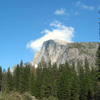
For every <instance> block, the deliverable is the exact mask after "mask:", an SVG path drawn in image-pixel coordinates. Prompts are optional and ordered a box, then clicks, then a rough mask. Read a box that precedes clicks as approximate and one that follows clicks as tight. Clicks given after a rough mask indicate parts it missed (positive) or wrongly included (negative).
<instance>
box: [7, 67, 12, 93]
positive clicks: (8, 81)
mask: <svg viewBox="0 0 100 100" xmlns="http://www.w3.org/2000/svg"><path fill="white" fill-rule="evenodd" d="M6 81H7V91H8V92H10V91H12V90H13V77H12V73H11V72H10V68H8V71H7V74H6Z"/></svg>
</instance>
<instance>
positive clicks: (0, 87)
mask: <svg viewBox="0 0 100 100" xmlns="http://www.w3.org/2000/svg"><path fill="white" fill-rule="evenodd" d="M1 89H2V67H1V66H0V91H1Z"/></svg>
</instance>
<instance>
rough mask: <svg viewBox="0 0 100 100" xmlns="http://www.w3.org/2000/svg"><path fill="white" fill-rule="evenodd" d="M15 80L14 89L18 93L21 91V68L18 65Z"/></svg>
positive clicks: (14, 74)
mask: <svg viewBox="0 0 100 100" xmlns="http://www.w3.org/2000/svg"><path fill="white" fill-rule="evenodd" d="M13 80H14V88H15V90H16V91H19V84H20V67H19V65H17V67H16V68H15V70H14V72H13Z"/></svg>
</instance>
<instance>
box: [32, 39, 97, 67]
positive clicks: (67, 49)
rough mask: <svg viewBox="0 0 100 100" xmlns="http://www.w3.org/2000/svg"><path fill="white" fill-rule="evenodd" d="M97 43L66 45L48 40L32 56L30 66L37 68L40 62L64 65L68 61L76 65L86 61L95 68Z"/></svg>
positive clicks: (62, 42)
mask: <svg viewBox="0 0 100 100" xmlns="http://www.w3.org/2000/svg"><path fill="white" fill-rule="evenodd" d="M97 48H98V43H96V42H84V43H83V42H81V43H67V42H65V41H59V40H48V41H45V42H44V43H43V46H42V48H41V50H40V51H39V52H37V53H36V54H35V56H34V60H33V62H32V64H33V65H34V66H36V67H37V65H38V64H39V63H40V62H41V61H45V62H46V63H48V62H50V61H51V63H52V64H53V63H57V65H58V66H59V64H64V63H65V62H66V61H68V62H69V63H70V64H72V63H73V62H74V63H75V64H76V65H77V62H78V61H81V62H84V60H85V59H87V60H88V62H89V64H90V66H95V59H96V56H95V55H96V51H97Z"/></svg>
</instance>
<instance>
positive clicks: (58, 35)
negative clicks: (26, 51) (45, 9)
mask: <svg viewBox="0 0 100 100" xmlns="http://www.w3.org/2000/svg"><path fill="white" fill-rule="evenodd" d="M50 26H51V28H53V29H52V30H49V29H45V30H44V31H43V32H42V33H44V35H43V36H42V37H40V38H39V39H37V40H34V41H31V42H29V43H28V44H27V48H32V49H33V50H35V51H37V50H40V48H41V46H42V44H43V42H44V41H47V40H50V39H57V40H64V41H67V42H72V38H73V36H74V35H73V33H74V28H73V27H67V26H65V25H63V24H61V23H60V22H58V21H55V22H53V23H51V24H50Z"/></svg>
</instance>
